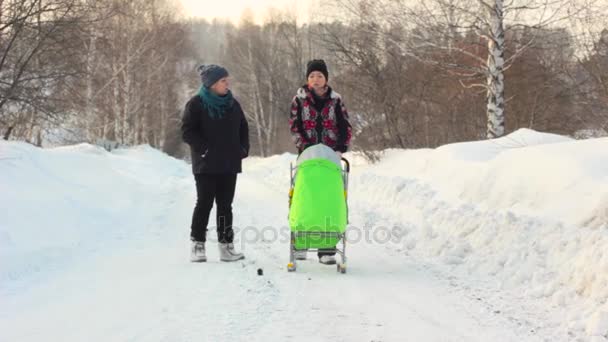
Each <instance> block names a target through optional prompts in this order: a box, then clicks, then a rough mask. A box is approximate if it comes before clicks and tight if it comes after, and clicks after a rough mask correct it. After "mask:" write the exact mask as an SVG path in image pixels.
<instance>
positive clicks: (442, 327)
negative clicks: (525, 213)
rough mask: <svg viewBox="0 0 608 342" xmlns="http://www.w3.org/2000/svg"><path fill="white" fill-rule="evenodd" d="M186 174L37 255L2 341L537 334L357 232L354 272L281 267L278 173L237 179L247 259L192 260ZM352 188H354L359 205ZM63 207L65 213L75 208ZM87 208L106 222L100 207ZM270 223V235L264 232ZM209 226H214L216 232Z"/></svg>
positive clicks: (22, 278) (212, 253) (13, 295)
mask: <svg viewBox="0 0 608 342" xmlns="http://www.w3.org/2000/svg"><path fill="white" fill-rule="evenodd" d="M123 171H124V170H123ZM133 172H137V170H134V171H133ZM192 182H193V180H192V177H191V175H190V174H189V173H188V170H187V166H186V165H184V166H183V169H178V172H177V173H176V175H175V176H174V177H172V178H170V180H169V181H166V182H164V183H163V184H161V186H155V187H152V186H151V187H148V188H147V189H148V190H142V189H139V191H140V192H141V191H143V192H144V193H140V194H141V195H143V196H141V197H139V198H138V200H137V201H133V202H131V203H130V204H129V205H130V206H132V209H133V208H138V210H137V211H138V212H140V213H149V214H148V215H145V214H142V215H139V216H136V217H133V216H125V217H122V218H120V219H118V220H116V219H114V220H111V221H112V222H114V224H116V222H123V223H124V225H123V226H122V227H119V226H116V225H114V226H107V227H105V229H106V230H107V235H106V236H93V235H87V234H84V235H83V237H82V241H79V242H78V243H77V244H76V246H75V247H74V248H73V249H72V248H70V249H68V248H66V249H65V250H60V251H57V260H60V261H55V262H53V260H49V264H48V269H46V270H45V264H46V263H47V261H46V260H44V259H39V260H37V261H36V262H37V263H38V267H39V269H38V270H36V271H31V272H26V273H24V274H17V275H16V276H14V277H13V279H12V281H6V279H5V281H3V282H4V284H5V285H7V286H6V287H4V288H3V300H2V302H3V305H2V316H1V326H0V331H1V333H0V334H1V335H0V336H1V337H2V338H1V340H2V341H41V340H45V341H85V340H86V341H228V340H232V341H241V340H249V341H251V340H255V341H268V340H271V341H290V340H293V341H304V340H306V341H311V340H313V341H325V340H327V341H330V340H331V341H490V340H491V341H521V340H523V339H526V338H529V336H526V335H521V332H519V333H518V332H515V331H514V330H513V329H514V327H513V326H511V325H510V324H509V322H507V321H501V319H496V318H492V317H493V316H494V315H493V314H492V313H491V312H487V309H486V308H484V307H483V306H481V305H479V304H478V303H476V302H475V301H471V300H468V299H466V298H463V297H462V296H460V295H458V294H457V293H456V292H454V291H452V288H451V286H450V285H449V284H448V283H447V282H446V281H444V280H442V279H441V278H440V277H438V276H436V275H434V274H433V272H430V271H429V270H428V269H427V268H426V267H425V266H424V265H422V264H418V263H416V261H415V260H412V259H409V258H405V257H403V256H402V255H399V254H397V253H395V252H394V251H393V250H392V248H393V247H394V246H392V245H390V244H374V243H373V241H368V242H366V241H361V242H358V243H356V244H353V245H351V246H349V249H348V253H349V255H350V262H349V269H348V273H347V274H346V275H342V274H339V273H337V272H336V271H335V268H334V267H331V266H324V265H321V264H319V263H318V262H317V261H316V257H315V256H314V255H312V254H311V255H310V257H309V260H307V261H304V262H301V263H300V265H299V266H300V267H299V269H298V272H297V273H288V272H286V270H285V264H286V261H287V244H286V243H285V242H284V241H283V239H281V238H280V236H279V238H277V239H272V235H273V232H279V234H280V229H281V227H284V226H285V223H286V220H285V218H286V200H285V198H286V196H285V191H283V189H282V187H281V184H276V186H275V187H270V186H267V185H264V183H260V181H259V179H257V173H255V172H254V173H253V174H251V175H248V174H244V175H243V176H241V177H240V178H239V187H238V193H237V199H236V203H235V205H234V207H235V216H236V219H235V220H236V222H235V225H237V226H243V227H244V226H248V227H249V228H247V229H243V230H241V232H242V233H243V234H244V235H242V236H241V237H242V240H241V241H240V243H239V247H240V248H242V249H243V250H244V252H245V253H246V256H247V259H246V260H245V261H244V262H238V263H234V264H227V263H220V262H218V261H217V260H218V258H217V251H216V249H215V245H214V244H213V243H211V242H210V243H208V249H209V251H208V254H209V257H210V261H209V262H208V263H203V264H191V263H189V262H188V261H187V258H188V241H187V234H188V232H187V227H188V224H189V219H190V214H191V209H192V205H193V201H194V193H193V189H194V186H193V183H192ZM99 189H100V188H98V189H97V190H99ZM146 191H147V192H148V193H145V192H146ZM125 194H126V193H125ZM125 194H120V193H119V194H117V195H119V196H120V195H125ZM356 198H357V194H356V191H354V192H353V203H352V205H351V206H352V207H353V208H356V207H357V203H356ZM64 210H67V211H68V212H65V213H63V214H64V215H78V213H79V211H73V212H69V211H70V209H69V208H68V209H64ZM123 212H124V213H125V215H126V214H127V213H132V212H133V211H132V210H124V211H123ZM368 214H369V213H363V214H355V213H353V214H352V216H351V218H352V221H351V224H353V225H358V224H359V225H360V226H362V225H363V222H362V220H365V219H366V218H367V219H368V218H369V215H368ZM81 219H83V220H86V219H87V217H86V216H83V217H81ZM93 219H95V220H98V221H103V220H106V221H107V222H110V220H109V219H108V218H107V217H106V218H104V217H103V216H96V217H94V218H93ZM253 227H255V229H254V228H253ZM264 227H267V228H264ZM268 227H273V229H270V228H268ZM49 229H51V231H49V232H48V233H49V234H52V227H49ZM58 229H61V228H59V227H58ZM82 229H86V227H82ZM262 231H264V232H265V236H266V238H265V239H263V238H261V235H259V234H261V232H262ZM245 232H247V233H245ZM256 232H257V234H256ZM247 234H249V237H247V236H245V235H247ZM214 235H215V232H214V231H211V232H210V238H213V237H214ZM256 235H258V237H257V238H256V237H255V236H256ZM243 240H247V241H243ZM87 244H88V245H89V247H85V248H81V247H82V245H87ZM64 259H65V260H64ZM258 268H262V269H263V270H264V275H263V276H258V275H257V269H258ZM489 317H490V318H489Z"/></svg>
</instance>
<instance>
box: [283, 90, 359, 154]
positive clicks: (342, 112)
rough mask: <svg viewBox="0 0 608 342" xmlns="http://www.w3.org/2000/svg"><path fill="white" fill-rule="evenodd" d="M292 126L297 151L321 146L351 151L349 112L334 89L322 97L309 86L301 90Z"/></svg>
mask: <svg viewBox="0 0 608 342" xmlns="http://www.w3.org/2000/svg"><path fill="white" fill-rule="evenodd" d="M289 125H290V127H291V134H292V137H293V140H294V143H295V144H296V147H297V148H298V152H302V151H303V150H304V149H305V148H306V147H308V146H311V145H315V144H319V143H323V144H325V145H327V146H329V147H331V148H333V149H334V150H335V151H340V152H346V151H347V150H348V146H349V144H350V139H351V136H352V129H351V126H350V123H349V122H348V113H347V111H346V107H345V106H344V102H343V101H342V98H341V96H340V94H338V93H336V92H335V91H333V90H332V89H331V87H328V90H327V93H326V94H325V96H324V97H323V98H320V97H319V96H317V95H316V94H315V93H314V92H313V91H312V90H310V89H309V88H308V86H303V87H301V88H300V89H298V92H297V94H296V96H295V97H294V98H293V101H292V102H291V117H290V120H289Z"/></svg>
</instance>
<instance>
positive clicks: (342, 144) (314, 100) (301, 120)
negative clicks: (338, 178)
mask: <svg viewBox="0 0 608 342" xmlns="http://www.w3.org/2000/svg"><path fill="white" fill-rule="evenodd" d="M306 78H307V82H306V85H304V86H302V87H300V88H299V89H298V91H297V93H296V96H294V98H293V101H292V102H291V116H290V120H289V126H290V128H291V134H292V137H293V140H294V143H295V145H296V148H297V149H298V153H302V151H304V150H305V149H306V148H307V147H309V146H312V145H316V144H325V145H327V146H329V147H331V148H332V149H333V150H334V151H336V153H337V154H338V156H339V157H340V158H341V157H342V153H344V152H346V151H347V150H348V146H349V144H350V139H351V136H352V129H351V126H350V123H349V122H348V112H347V111H346V106H345V105H344V101H343V100H342V97H341V96H340V94H338V93H337V92H335V91H334V90H333V89H332V88H331V87H330V86H329V85H328V84H327V81H328V79H329V73H328V71H327V65H326V64H325V61H323V60H322V59H314V60H312V61H310V62H308V64H307V67H306ZM335 254H336V253H335V252H333V251H323V250H321V251H319V253H318V256H319V262H321V263H322V264H327V265H332V264H335V263H336V258H335ZM296 258H297V259H299V260H302V259H306V253H305V252H304V253H297V254H296Z"/></svg>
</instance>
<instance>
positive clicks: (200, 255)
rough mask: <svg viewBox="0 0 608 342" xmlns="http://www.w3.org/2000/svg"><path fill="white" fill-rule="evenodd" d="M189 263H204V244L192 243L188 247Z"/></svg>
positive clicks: (205, 257)
mask: <svg viewBox="0 0 608 342" xmlns="http://www.w3.org/2000/svg"><path fill="white" fill-rule="evenodd" d="M190 248H191V249H190V261H192V262H205V261H207V256H206V255H205V243H204V242H202V241H192V246H191V247H190Z"/></svg>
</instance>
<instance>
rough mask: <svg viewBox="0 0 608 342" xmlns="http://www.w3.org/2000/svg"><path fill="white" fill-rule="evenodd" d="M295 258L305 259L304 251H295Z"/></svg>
mask: <svg viewBox="0 0 608 342" xmlns="http://www.w3.org/2000/svg"><path fill="white" fill-rule="evenodd" d="M294 255H295V257H296V260H306V251H295V252H294Z"/></svg>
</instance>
